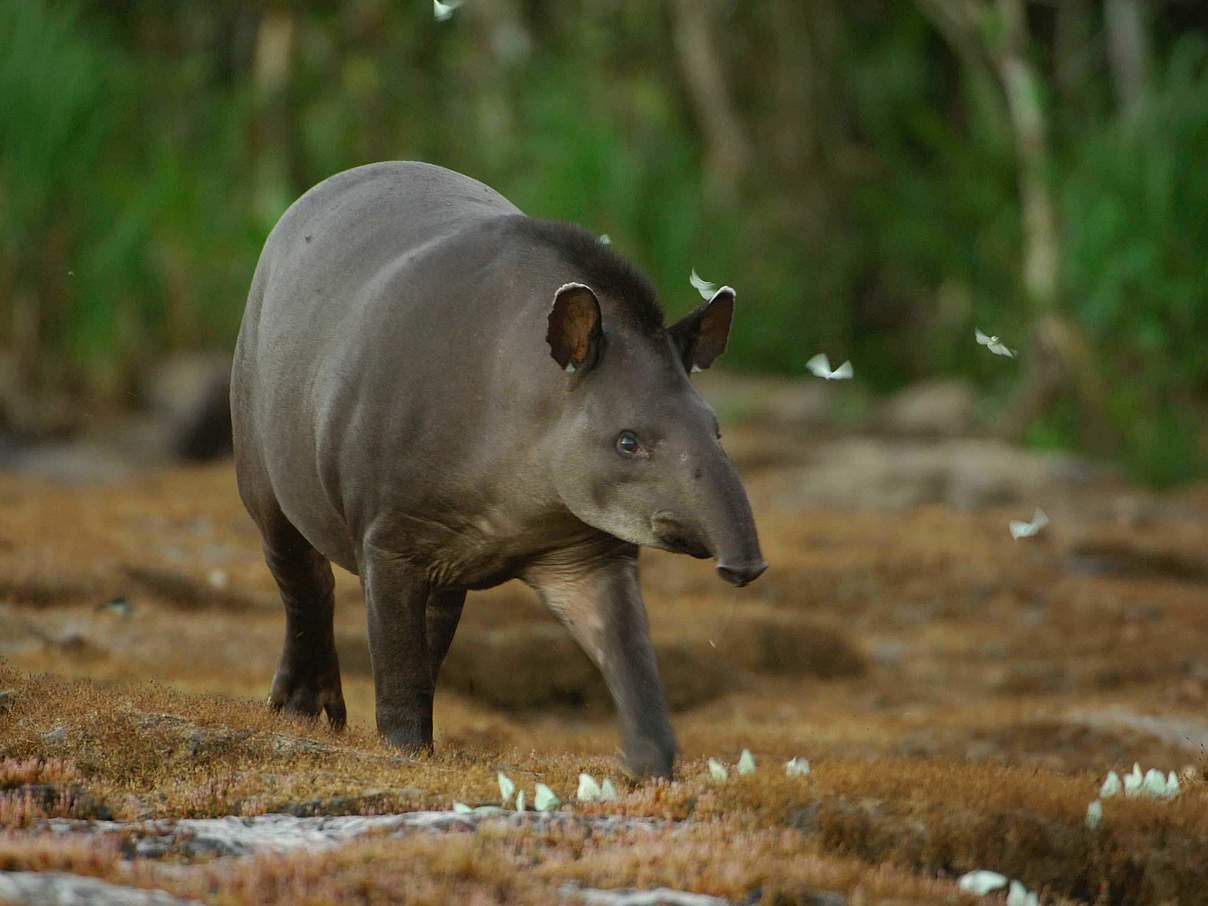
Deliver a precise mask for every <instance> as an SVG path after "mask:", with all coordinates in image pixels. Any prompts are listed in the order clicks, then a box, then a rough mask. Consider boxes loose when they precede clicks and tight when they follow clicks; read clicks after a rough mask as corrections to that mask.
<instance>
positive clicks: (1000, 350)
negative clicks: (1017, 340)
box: [973, 327, 1015, 359]
mask: <svg viewBox="0 0 1208 906" xmlns="http://www.w3.org/2000/svg"><path fill="white" fill-rule="evenodd" d="M973 338H974V339H975V340H977V343H978V345H979V346H985V347H986V348H987V349H989V350H990V351H991V352H992V353H994V354H995V355H1005V356H1006V357H1007V358H1008V359H1013V358H1015V350H1014V349H1008V348H1007V347H1006V346H1004V345H1003V344H1002V343H1000V342H999V340H998V337H988V336H986V335H985V334H984V333H982V332H981V331H980V330H979V329H978V328H976V327H974V328H973Z"/></svg>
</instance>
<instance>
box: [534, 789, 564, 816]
mask: <svg viewBox="0 0 1208 906" xmlns="http://www.w3.org/2000/svg"><path fill="white" fill-rule="evenodd" d="M561 804H562V800H561V799H559V798H558V797H557V796H555V795H554V791H553V790H551V789H550V788H549V787H547V786H546V785H545V784H544V783H539V784H537V794H536V795H535V796H533V808H535V809H536V810H537V811H539V812H548V811H551V810H553V809H556V808H557V807H558V806H560V805H561Z"/></svg>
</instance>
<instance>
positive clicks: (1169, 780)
mask: <svg viewBox="0 0 1208 906" xmlns="http://www.w3.org/2000/svg"><path fill="white" fill-rule="evenodd" d="M1177 795H1179V778H1178V777H1176V776H1175V775H1174V771H1171V772H1170V773H1169V774H1167V775H1166V798H1167V799H1173V798H1174V797H1175V796H1177Z"/></svg>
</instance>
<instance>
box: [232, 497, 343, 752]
mask: <svg viewBox="0 0 1208 906" xmlns="http://www.w3.org/2000/svg"><path fill="white" fill-rule="evenodd" d="M256 509H257V512H254V513H253V514H252V515H253V516H254V517H255V518H256V521H257V523H258V524H259V525H260V532H261V535H262V536H263V538H264V559H265V560H266V561H267V563H268V568H269V571H270V572H272V574H273V578H274V579H276V580H277V588H278V589H280V591H281V601H282V603H284V604H285V645H284V647H283V648H282V651H281V662H280V663H279V664H278V666H277V675H276V676H275V677H274V678H273V689H272V692H271V693H270V694H269V699H268V701H269V706H270V707H271V708H272V709H273V710H274V711H279V710H282V709H284V710H286V711H289V712H291V713H294V714H304V715H306V716H308V717H317V716H318V715H319V712H320V711H326V712H327V719H328V721H329V722H330V723H331V726H332V727H333V728H334V729H336V730H342V729H343V728H344V724H345V722H346V720H347V711H346V709H345V707H344V693H343V691H342V689H341V686H340V664H339V660H338V659H337V657H336V643H335V636H334V635H333V633H332V618H333V615H334V612H335V600H334V597H333V594H332V592H333V589H334V587H335V579H334V578H333V576H332V574H331V564H330V563H328V562H327V560H326V558H325V557H323V555H322V554H320V553H319V552H318V551H316V550H315V549H314V548H313V547H311V546H310V543H309V542H308V541H307V540H306V539H305V538H303V537H302V535H301V534H300V533H299V532H298V530H297V529H296V528H294V527H293V526H292V525H291V524H290V523H289V521H288V520H287V519H286V518H285V515H284V514H283V513H281V511H280V509H279V508H278V507H277V506H276V504H275V502H274V503H273V504H272V505H271V506H267V507H257V508H256Z"/></svg>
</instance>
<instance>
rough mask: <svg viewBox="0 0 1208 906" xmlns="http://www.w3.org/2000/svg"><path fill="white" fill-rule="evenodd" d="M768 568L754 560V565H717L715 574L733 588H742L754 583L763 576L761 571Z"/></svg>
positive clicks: (760, 561)
mask: <svg viewBox="0 0 1208 906" xmlns="http://www.w3.org/2000/svg"><path fill="white" fill-rule="evenodd" d="M767 568H768V565H767V564H766V563H764V562H763V561H762V560H756V561H755V562H754V563H748V564H746V565H744V566H730V565H729V564H725V563H719V564H717V574H718V575H719V576H721V577H722V578H723V579H725V580H726V581H727V582H729V583H730V584H731V585H733V586H734V587H735V588H742V587H743V586H744V585H747V584H749V583H751V582H754V581H755V580H756V579H758V578H759V577H760V576H762V575H763V571H764V570H765V569H767Z"/></svg>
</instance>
